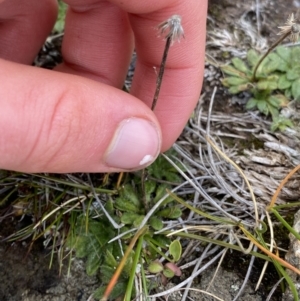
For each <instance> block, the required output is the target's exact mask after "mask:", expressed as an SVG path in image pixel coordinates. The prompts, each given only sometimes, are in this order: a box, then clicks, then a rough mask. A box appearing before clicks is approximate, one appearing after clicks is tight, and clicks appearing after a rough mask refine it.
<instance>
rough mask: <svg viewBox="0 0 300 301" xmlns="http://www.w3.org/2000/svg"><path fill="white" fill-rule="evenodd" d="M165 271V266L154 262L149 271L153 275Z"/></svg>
mask: <svg viewBox="0 0 300 301" xmlns="http://www.w3.org/2000/svg"><path fill="white" fill-rule="evenodd" d="M163 269H164V267H163V265H162V263H161V262H159V261H157V260H156V261H152V262H151V263H150V264H149V266H148V271H149V272H150V273H152V274H157V273H160V272H161V271H162V270H163Z"/></svg>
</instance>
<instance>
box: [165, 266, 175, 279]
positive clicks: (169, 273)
mask: <svg viewBox="0 0 300 301" xmlns="http://www.w3.org/2000/svg"><path fill="white" fill-rule="evenodd" d="M163 274H164V276H165V277H167V278H172V277H174V276H175V272H174V271H172V270H171V269H169V268H165V269H164V270H163Z"/></svg>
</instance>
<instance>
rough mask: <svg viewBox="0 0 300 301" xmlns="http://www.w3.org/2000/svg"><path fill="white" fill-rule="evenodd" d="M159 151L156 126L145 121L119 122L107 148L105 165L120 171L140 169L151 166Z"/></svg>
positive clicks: (133, 119) (158, 137)
mask: <svg viewBox="0 0 300 301" xmlns="http://www.w3.org/2000/svg"><path fill="white" fill-rule="evenodd" d="M159 151H160V135H159V131H158V129H157V128H156V126H155V125H154V124H153V123H152V122H149V121H147V120H145V119H141V118H130V119H126V120H124V121H122V122H121V124H120V125H119V127H118V129H117V131H116V133H115V135H114V138H113V140H112V142H111V144H110V146H109V148H108V151H107V155H106V160H105V161H106V164H107V165H108V166H110V167H114V168H120V169H127V170H130V169H140V168H143V167H145V166H147V165H149V164H151V163H152V162H153V161H154V160H155V159H156V157H157V156H158V154H159Z"/></svg>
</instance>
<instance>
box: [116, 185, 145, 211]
mask: <svg viewBox="0 0 300 301" xmlns="http://www.w3.org/2000/svg"><path fill="white" fill-rule="evenodd" d="M120 195H121V197H122V198H123V199H125V200H128V201H130V203H132V204H133V205H135V206H136V207H140V206H141V201H140V199H139V197H138V195H137V193H136V191H135V190H134V188H133V187H132V185H130V184H126V185H125V186H124V187H123V189H122V190H121V192H120Z"/></svg>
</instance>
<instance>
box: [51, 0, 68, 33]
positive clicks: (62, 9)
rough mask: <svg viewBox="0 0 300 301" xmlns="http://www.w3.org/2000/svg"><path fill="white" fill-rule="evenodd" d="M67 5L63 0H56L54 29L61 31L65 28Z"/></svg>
mask: <svg viewBox="0 0 300 301" xmlns="http://www.w3.org/2000/svg"><path fill="white" fill-rule="evenodd" d="M67 8H68V5H67V4H65V3H64V2H63V1H58V16H57V20H56V23H55V25H54V31H55V32H58V33H61V32H62V31H63V30H64V28H65V17H66V11H67Z"/></svg>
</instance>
